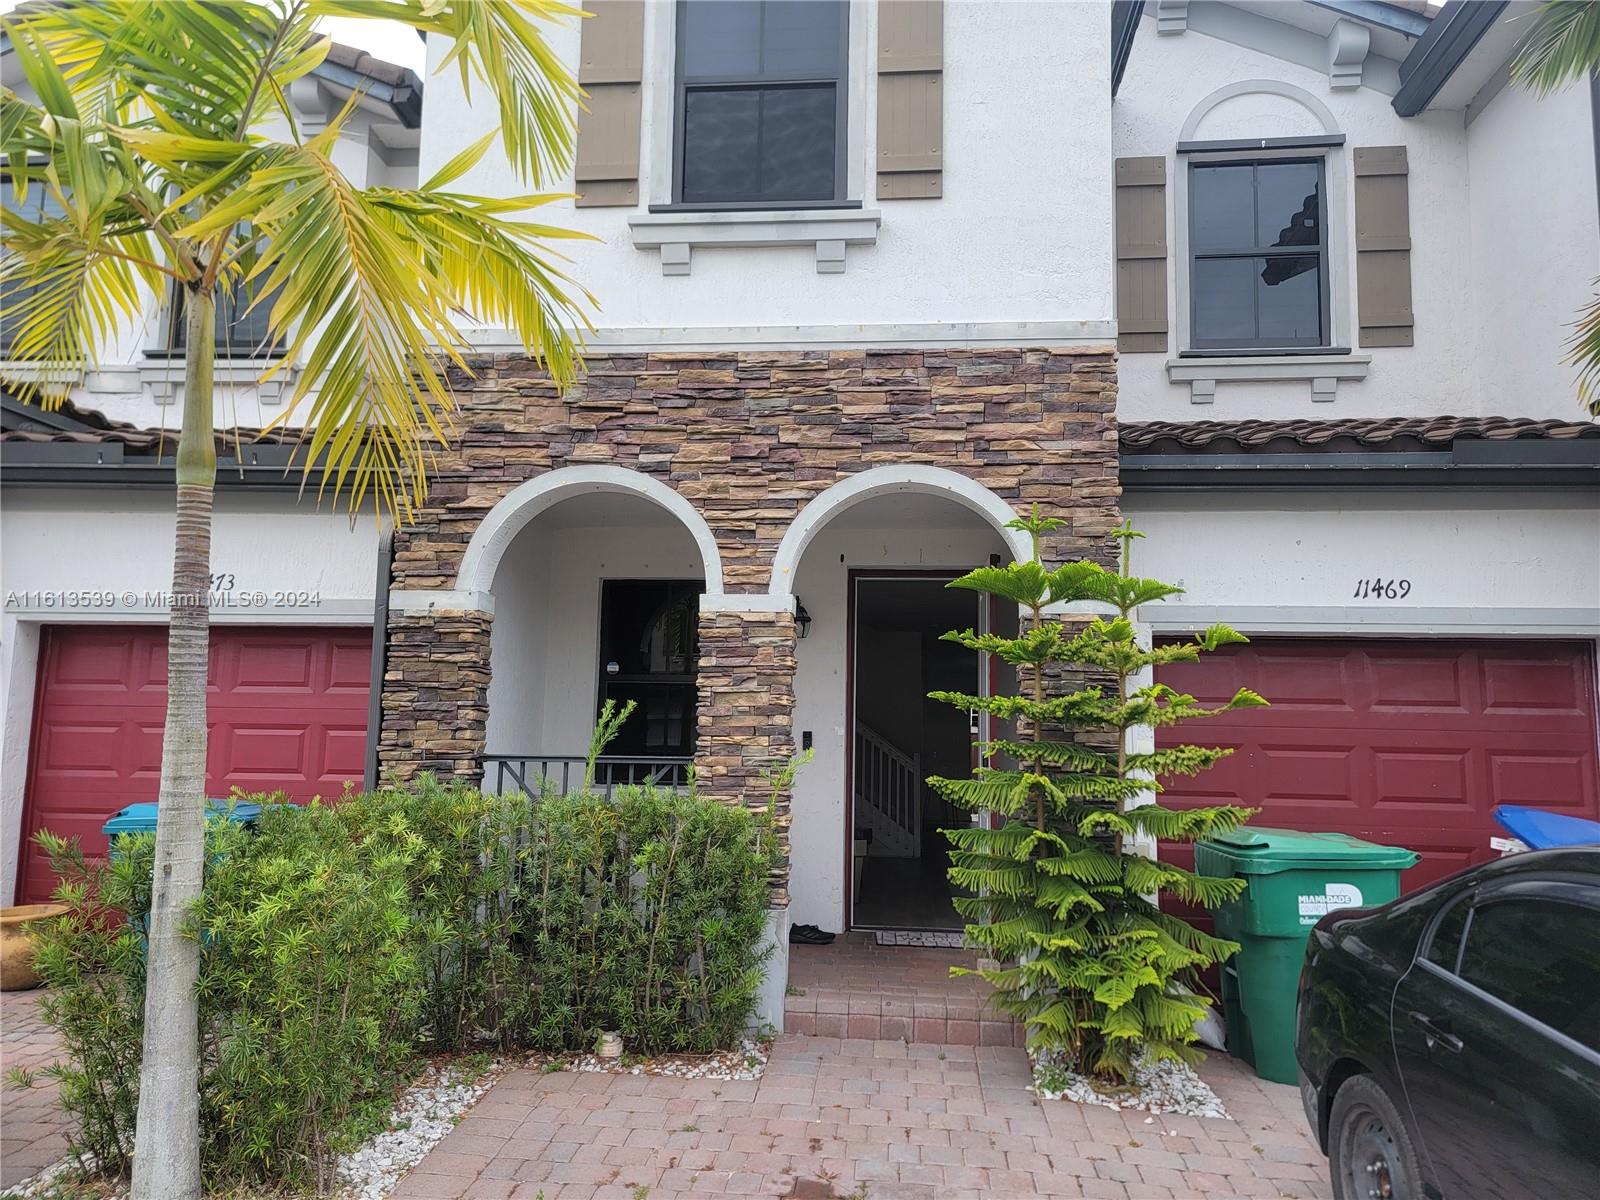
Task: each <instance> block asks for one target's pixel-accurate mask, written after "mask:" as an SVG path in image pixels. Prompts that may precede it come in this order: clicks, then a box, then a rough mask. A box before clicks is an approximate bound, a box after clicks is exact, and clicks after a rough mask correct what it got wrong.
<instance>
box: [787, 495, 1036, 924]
mask: <svg viewBox="0 0 1600 1200" xmlns="http://www.w3.org/2000/svg"><path fill="white" fill-rule="evenodd" d="M1015 515H1016V514H1015V510H1014V509H1013V508H1012V506H1011V505H1010V504H1009V503H1008V502H1007V501H1006V500H1004V499H1002V498H1001V497H999V496H998V495H996V494H995V493H994V492H993V491H991V490H990V489H989V488H987V487H985V486H984V485H983V484H981V483H979V482H977V481H976V480H974V479H972V478H970V477H968V476H965V475H962V474H960V473H958V472H955V471H951V470H945V469H942V468H936V467H929V466H925V465H909V464H908V465H904V466H890V467H881V468H874V469H872V470H869V471H865V472H862V473H861V474H859V475H855V476H852V477H850V478H848V479H846V480H844V481H841V482H840V483H838V484H835V485H834V486H833V487H830V488H828V489H827V490H825V491H823V492H821V493H820V494H819V495H817V496H816V497H815V498H813V499H812V500H811V501H810V502H809V503H808V504H807V505H806V506H805V508H804V509H802V510H801V512H800V513H799V515H798V516H797V517H796V519H795V520H794V522H793V523H792V524H791V525H790V527H789V529H788V531H787V532H786V533H785V535H784V537H783V539H782V542H781V544H780V546H779V548H778V551H777V553H776V555H775V557H774V565H773V574H772V580H771V583H770V585H769V594H771V595H772V596H774V597H775V598H776V597H780V596H787V595H790V594H792V595H793V597H794V600H795V603H796V607H797V610H799V615H800V617H801V621H802V629H803V630H804V636H803V637H802V638H801V639H800V640H799V641H798V643H797V646H796V654H795V658H796V671H795V705H794V729H795V739H796V741H797V743H799V744H800V745H802V746H804V745H805V744H807V742H808V741H809V744H810V745H811V747H812V749H813V751H814V757H813V759H812V761H811V763H810V764H809V765H808V766H807V767H806V768H805V770H804V771H802V772H801V773H800V775H799V776H798V778H797V779H796V782H795V790H794V798H793V805H792V814H793V815H792V826H791V847H792V848H791V857H792V861H793V870H792V872H791V883H790V892H791V917H792V919H793V920H794V921H795V922H797V923H801V924H815V925H819V926H821V927H822V928H825V929H841V928H845V927H848V926H854V927H858V928H886V929H938V928H950V927H953V926H955V925H957V924H958V921H957V919H956V916H955V912H954V910H953V908H952V907H951V906H950V894H949V887H948V883H947V881H946V879H945V873H944V871H945V851H946V842H945V840H944V838H943V835H942V834H940V833H939V832H938V830H939V829H940V828H948V827H949V826H950V824H951V823H952V822H957V821H961V822H964V821H966V820H969V819H970V818H969V816H968V815H967V814H963V813H958V812H955V811H947V810H946V809H945V808H944V806H943V804H942V802H941V801H940V800H939V799H938V798H937V797H936V796H934V795H933V793H932V792H931V791H930V790H929V789H928V788H927V787H926V785H925V784H924V782H923V780H924V778H925V777H926V776H927V775H930V774H947V775H955V774H961V773H964V772H965V771H966V770H968V769H970V767H971V765H972V762H971V755H972V748H971V747H972V736H971V731H970V728H969V725H968V719H967V716H966V714H964V713H962V712H960V711H958V710H955V709H952V708H950V707H949V706H947V705H942V704H939V703H937V702H934V701H930V700H928V699H927V698H926V693H927V692H928V691H930V690H934V689H942V690H959V691H976V692H982V691H985V690H987V689H988V688H989V687H991V686H994V684H995V682H996V681H995V680H993V679H992V678H991V677H990V672H989V668H988V667H987V666H986V665H985V664H982V663H980V662H979V661H978V659H977V658H976V656H974V655H972V654H971V653H970V652H968V651H966V650H964V649H962V648H960V647H958V646H955V645H953V644H951V643H949V642H943V641H941V640H940V635H941V634H942V633H945V632H948V631H949V630H950V629H952V628H966V627H969V626H972V627H981V626H985V625H989V624H992V623H996V622H998V623H999V625H1000V627H1002V628H1007V627H1014V622H1015V617H1016V614H1015V611H1014V610H1012V611H1009V612H1006V611H1001V610H998V609H994V608H992V607H991V606H989V605H988V604H987V603H985V602H983V601H981V600H980V598H979V597H978V596H977V595H976V594H975V593H972V592H968V591H962V590H953V589H949V588H947V587H946V586H945V585H946V584H947V583H948V582H949V581H950V580H951V579H954V578H955V577H957V576H959V575H961V574H964V573H965V572H966V571H969V570H971V569H972V568H974V567H978V566H982V565H985V564H987V563H990V562H994V561H1009V560H1010V559H1012V558H1014V557H1017V556H1019V555H1026V554H1028V553H1029V547H1028V542H1027V538H1026V535H1025V534H1022V533H1021V532H1020V531H1018V530H1014V529H1008V528H1006V523H1007V522H1008V521H1010V520H1012V519H1013V518H1014V516H1015ZM858 874H859V882H858V879H857V876H858Z"/></svg>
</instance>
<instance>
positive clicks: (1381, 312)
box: [1355, 146, 1414, 346]
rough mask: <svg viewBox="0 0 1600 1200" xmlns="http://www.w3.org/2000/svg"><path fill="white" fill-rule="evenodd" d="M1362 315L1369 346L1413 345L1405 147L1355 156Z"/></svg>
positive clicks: (1358, 295) (1358, 304)
mask: <svg viewBox="0 0 1600 1200" xmlns="http://www.w3.org/2000/svg"><path fill="white" fill-rule="evenodd" d="M1355 165H1356V312H1357V320H1358V323H1359V324H1360V326H1361V345H1363V346H1409V345H1411V344H1412V333H1413V329H1412V326H1413V322H1414V318H1413V316H1412V312H1411V202H1410V184H1409V182H1408V181H1407V178H1406V174H1407V167H1406V148H1405V147H1404V146H1366V147H1361V148H1358V149H1357V150H1356V152H1355Z"/></svg>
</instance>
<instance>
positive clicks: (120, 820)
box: [100, 797, 261, 854]
mask: <svg viewBox="0 0 1600 1200" xmlns="http://www.w3.org/2000/svg"><path fill="white" fill-rule="evenodd" d="M159 808H160V805H158V804H155V803H153V802H151V803H140V804H130V805H128V807H127V808H125V809H123V810H122V811H121V812H119V813H117V814H115V815H114V816H113V817H112V818H111V819H110V820H109V821H107V822H106V823H105V824H104V825H102V826H100V832H102V833H104V834H105V835H106V839H107V840H108V841H109V842H110V843H111V853H112V854H115V853H116V852H117V838H118V837H120V836H121V835H122V834H125V833H153V832H155V827H156V811H157V810H158V809H159ZM260 816H261V805H259V804H249V803H244V804H230V802H229V801H227V800H218V799H216V798H214V797H213V798H212V799H210V800H207V801H206V820H208V821H220V820H222V819H224V818H226V819H228V820H230V821H232V822H234V823H235V824H237V825H254V824H255V823H256V821H257V819H259V818H260Z"/></svg>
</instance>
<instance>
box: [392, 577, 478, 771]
mask: <svg viewBox="0 0 1600 1200" xmlns="http://www.w3.org/2000/svg"><path fill="white" fill-rule="evenodd" d="M492 621H493V618H492V617H491V616H490V615H489V614H488V613H486V612H483V611H481V610H477V609H472V610H465V611H451V610H443V611H434V610H429V611H420V612H406V611H391V612H390V613H389V647H388V660H387V662H386V663H385V666H384V673H383V727H382V729H381V730H380V731H379V736H378V774H379V778H380V781H388V780H391V779H393V780H401V781H404V780H408V779H413V778H415V777H416V776H417V775H419V774H421V773H422V772H424V771H431V772H433V773H434V774H435V775H437V776H438V777H439V778H440V779H443V780H454V781H457V782H461V783H469V784H474V785H475V784H477V783H478V782H479V780H480V778H481V775H482V770H483V765H482V758H483V751H484V746H485V740H486V736H487V730H488V722H489V627H490V624H491V623H492Z"/></svg>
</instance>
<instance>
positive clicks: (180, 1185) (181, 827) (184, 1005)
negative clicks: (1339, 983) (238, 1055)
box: [133, 292, 217, 1200]
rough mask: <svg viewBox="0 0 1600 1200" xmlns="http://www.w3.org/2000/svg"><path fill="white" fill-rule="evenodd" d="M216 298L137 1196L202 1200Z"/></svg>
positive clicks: (193, 325) (193, 401)
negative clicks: (200, 919)
mask: <svg viewBox="0 0 1600 1200" xmlns="http://www.w3.org/2000/svg"><path fill="white" fill-rule="evenodd" d="M215 311H216V306H215V301H214V300H213V298H212V297H211V296H209V295H205V296H202V295H199V294H196V293H194V292H190V293H189V296H188V315H187V319H188V342H187V355H186V361H185V365H184V375H183V432H182V434H181V436H180V438H179V441H178V463H177V468H178V470H177V475H178V504H177V538H176V542H175V545H174V550H173V557H172V596H171V597H170V598H169V612H170V629H169V632H168V635H167V727H166V733H165V736H164V737H163V739H162V743H161V794H160V807H159V809H158V811H157V821H156V859H155V881H154V889H153V891H152V894H151V904H150V931H149V932H150V949H149V961H148V970H147V979H146V989H145V1003H144V1058H143V1061H142V1062H141V1064H140V1068H139V1116H138V1124H137V1126H136V1129H135V1134H134V1157H133V1200H198V1198H199V1196H200V1015H199V1001H198V997H197V995H196V992H195V985H196V983H197V981H198V979H199V976H200V943H199V941H198V940H197V939H195V938H193V937H189V936H186V935H185V933H184V929H183V924H184V919H185V917H186V916H187V915H188V913H189V910H190V908H191V906H192V905H193V903H194V902H195V900H197V899H198V898H199V896H200V884H201V877H202V873H203V871H204V868H205V803H206V796H205V790H206V666H207V660H208V658H209V654H210V643H211V613H210V609H209V606H208V602H207V595H206V592H207V589H208V587H209V585H210V580H211V501H212V494H213V489H214V487H215V485H216V477H217V449H216V442H215V434H214V430H213V422H212V408H213V403H212V394H211V373H212V360H213V357H214V355H215V349H216V347H215V332H214V327H213V325H212V320H213V315H214V313H215Z"/></svg>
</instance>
